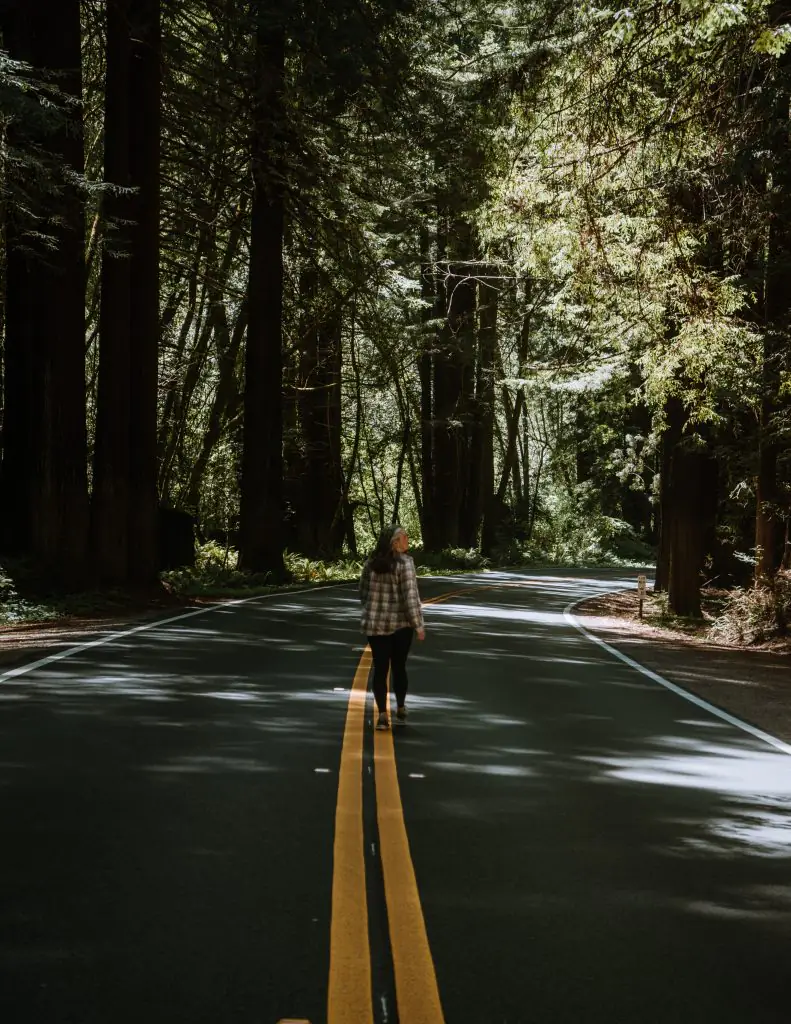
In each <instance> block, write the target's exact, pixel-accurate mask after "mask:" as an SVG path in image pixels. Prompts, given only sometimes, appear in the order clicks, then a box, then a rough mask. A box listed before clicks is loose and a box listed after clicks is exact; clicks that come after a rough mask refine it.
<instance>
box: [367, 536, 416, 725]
mask: <svg viewBox="0 0 791 1024" xmlns="http://www.w3.org/2000/svg"><path fill="white" fill-rule="evenodd" d="M408 547H409V538H408V537H407V534H406V530H405V529H404V528H403V527H401V526H391V527H390V528H389V529H387V530H384V531H383V532H382V534H381V535H380V537H379V542H378V543H377V545H376V549H375V550H374V553H373V554H372V555H371V557H370V558H369V559H368V561H367V562H366V563H365V565H364V566H363V572H362V576H361V577H360V600H361V601H362V604H363V614H362V629H363V633H365V635H366V636H367V637H368V643H369V644H370V647H371V652H372V654H373V659H374V699H375V700H376V707H377V709H378V711H379V716H378V718H377V721H376V728H377V729H389V728H390V722H389V720H388V717H387V672H388V669H390V670H391V673H392V680H393V689H394V690H395V695H396V705H397V710H396V721H397V722H398V724H399V725H404V724H405V723H406V693H407V686H408V680H407V674H406V660H407V656H408V654H409V648H410V647H411V646H412V638H413V637H414V635H415V632H417V637H418V640H423V639H424V638H425V635H426V634H425V629H424V625H423V609H422V607H421V604H420V594H419V593H418V589H417V577H416V575H415V563H414V562H413V561H412V557H411V555H408V554H407V553H406V552H407V548H408Z"/></svg>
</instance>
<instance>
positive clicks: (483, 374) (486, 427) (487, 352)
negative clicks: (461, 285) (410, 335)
mask: <svg viewBox="0 0 791 1024" xmlns="http://www.w3.org/2000/svg"><path fill="white" fill-rule="evenodd" d="M498 297H499V293H498V291H497V289H496V288H495V287H491V286H486V285H479V295H478V307H479V316H480V321H479V332H480V333H479V342H478V381H477V391H478V424H479V434H478V437H479V456H478V457H479V459H480V463H479V464H480V486H479V495H480V498H479V501H480V504H479V508H478V512H479V515H480V517H481V518H482V521H483V522H482V528H481V551H482V552H483V554H484V555H487V556H488V555H491V553H492V551H493V549H494V546H495V543H496V539H497V538H496V531H495V522H494V520H495V507H494V401H495V399H494V394H495V392H494V368H495V364H496V360H497V304H498Z"/></svg>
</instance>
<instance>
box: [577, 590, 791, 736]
mask: <svg viewBox="0 0 791 1024" xmlns="http://www.w3.org/2000/svg"><path fill="white" fill-rule="evenodd" d="M651 601H652V599H651V598H649V608H648V610H649V614H650V613H651V611H653V610H655V609H654V607H653V605H652V604H651ZM574 613H575V615H576V616H577V618H578V619H579V621H580V623H581V624H582V625H583V626H585V628H586V629H588V630H590V632H592V633H594V634H595V635H596V636H598V637H600V638H601V639H602V640H605V641H606V642H607V643H608V644H611V645H612V646H613V647H615V648H617V649H618V650H620V651H622V652H623V653H624V654H628V655H629V657H630V658H633V659H634V660H635V661H638V662H639V663H640V664H641V665H645V667H646V668H650V669H652V670H653V671H654V672H658V673H659V674H660V675H662V676H664V677H665V678H666V679H668V680H670V681H671V682H673V683H676V684H677V685H678V686H682V687H684V689H686V690H689V691H691V692H692V693H695V694H697V695H698V696H699V697H702V698H703V699H704V700H707V701H708V702H709V703H710V704H714V705H716V706H717V707H719V708H722V709H723V710H725V711H729V712H730V713H731V714H733V715H736V716H737V717H738V718H741V719H743V720H744V721H745V722H749V723H750V724H752V725H755V726H757V727H758V728H759V729H763V730H765V731H766V732H768V733H770V734H771V735H772V736H776V737H777V738H778V739H782V740H785V741H786V742H789V743H791V657H789V648H788V645H787V644H783V645H775V646H774V647H770V646H765V647H760V648H751V647H730V646H725V645H724V644H717V643H712V642H711V640H710V639H709V638H708V636H707V635H706V629H705V626H704V627H703V628H701V627H693V626H686V625H678V626H675V627H674V626H672V625H669V626H664V625H660V624H658V623H657V622H656V619H655V618H654V617H653V616H652V617H651V618H650V619H649V620H648V621H643V622H641V621H640V620H639V619H638V618H637V595H636V592H635V591H634V590H630V591H619V592H618V593H613V594H606V595H602V596H599V597H595V598H591V599H589V600H587V601H582V602H580V604H578V605H577V606H576V607H575V609H574Z"/></svg>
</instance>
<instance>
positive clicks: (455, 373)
mask: <svg viewBox="0 0 791 1024" xmlns="http://www.w3.org/2000/svg"><path fill="white" fill-rule="evenodd" d="M471 245H472V230H471V228H470V227H469V225H468V224H466V223H465V222H463V221H457V222H456V223H455V225H454V232H453V247H454V256H455V257H456V259H455V260H454V261H453V262H452V263H450V264H448V276H447V284H446V288H445V294H446V295H447V314H446V324H445V328H444V329H443V331H442V337H441V339H440V344H439V351H438V353H437V355H436V357H435V360H434V424H435V433H434V471H435V481H436V487H437V494H436V499H437V530H438V535H437V538H436V542H437V546H438V547H457V546H458V544H459V542H460V539H461V537H460V526H461V507H462V500H463V498H464V492H465V486H464V485H465V480H466V465H465V458H464V456H465V455H466V444H465V440H466V427H465V423H464V420H463V418H462V417H464V416H465V414H466V410H465V409H464V396H465V372H468V370H469V367H468V365H467V363H468V360H469V353H470V350H471V344H470V338H471V337H472V336H474V329H475V323H474V319H475V281H474V279H473V278H471V277H470V276H469V273H468V271H469V267H468V264H467V261H468V260H469V259H470V257H471ZM461 260H463V261H464V262H461Z"/></svg>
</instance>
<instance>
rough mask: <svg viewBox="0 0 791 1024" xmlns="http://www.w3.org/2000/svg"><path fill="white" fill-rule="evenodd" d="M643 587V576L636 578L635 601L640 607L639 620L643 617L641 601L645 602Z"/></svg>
mask: <svg viewBox="0 0 791 1024" xmlns="http://www.w3.org/2000/svg"><path fill="white" fill-rule="evenodd" d="M645 586H646V579H645V576H638V577H637V600H638V602H639V605H640V618H641V619H642V617H643V601H645Z"/></svg>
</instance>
